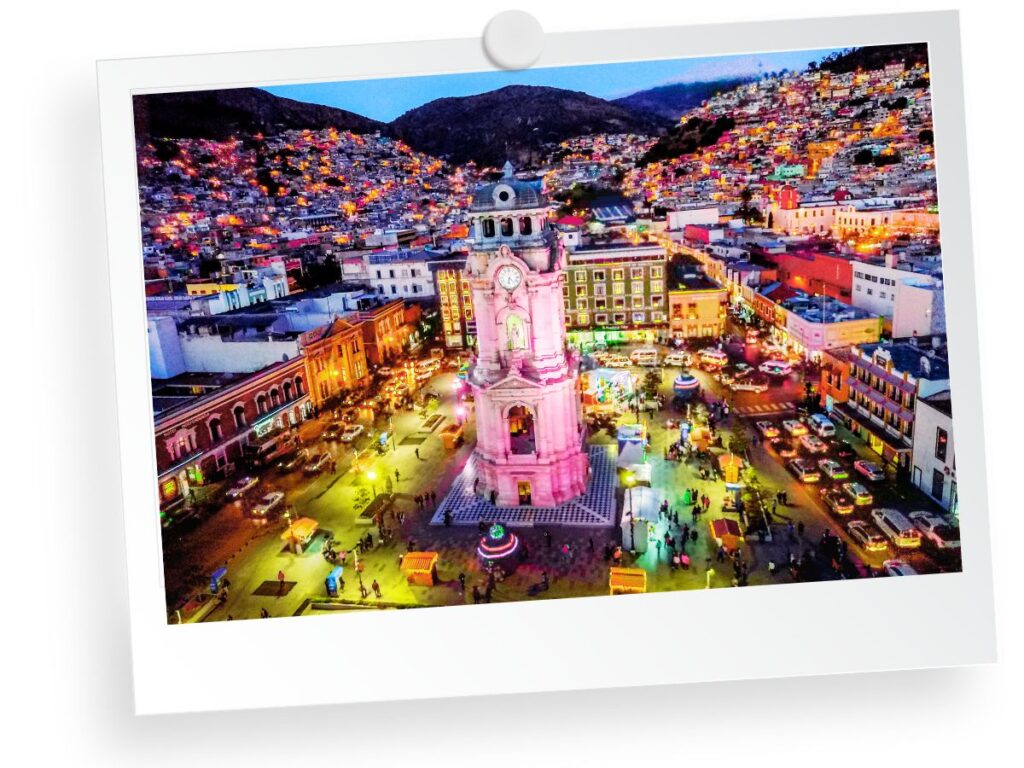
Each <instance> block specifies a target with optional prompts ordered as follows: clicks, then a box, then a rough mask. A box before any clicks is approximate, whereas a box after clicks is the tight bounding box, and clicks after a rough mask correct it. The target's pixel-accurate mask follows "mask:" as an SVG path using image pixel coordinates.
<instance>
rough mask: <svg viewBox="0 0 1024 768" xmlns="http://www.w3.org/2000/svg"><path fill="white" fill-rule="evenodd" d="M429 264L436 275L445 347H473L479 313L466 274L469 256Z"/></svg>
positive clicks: (435, 284)
mask: <svg viewBox="0 0 1024 768" xmlns="http://www.w3.org/2000/svg"><path fill="white" fill-rule="evenodd" d="M428 266H429V267H430V271H431V273H432V274H433V276H434V286H435V288H434V290H435V293H436V294H437V302H438V311H439V312H440V313H441V332H442V337H443V339H444V345H445V347H447V348H448V349H471V348H472V347H473V346H474V345H475V344H476V316H475V315H474V314H473V295H472V292H471V291H470V287H469V280H468V279H467V277H466V255H465V254H459V255H453V256H451V257H449V258H442V259H435V260H433V261H431V262H430V263H429V265H428Z"/></svg>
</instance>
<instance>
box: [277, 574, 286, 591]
mask: <svg viewBox="0 0 1024 768" xmlns="http://www.w3.org/2000/svg"><path fill="white" fill-rule="evenodd" d="M277 591H278V592H284V571H278V572H277Z"/></svg>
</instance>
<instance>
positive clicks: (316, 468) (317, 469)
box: [302, 453, 331, 475]
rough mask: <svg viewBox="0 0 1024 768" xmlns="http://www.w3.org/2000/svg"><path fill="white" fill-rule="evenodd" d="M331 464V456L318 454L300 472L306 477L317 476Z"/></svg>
mask: <svg viewBox="0 0 1024 768" xmlns="http://www.w3.org/2000/svg"><path fill="white" fill-rule="evenodd" d="M330 463H331V454H329V453H319V454H317V455H316V456H314V457H313V458H312V459H311V460H310V462H309V463H308V464H306V466H305V467H303V468H302V471H303V472H305V473H306V474H307V475H318V474H320V473H321V472H323V471H324V470H325V469H327V465H328V464H330Z"/></svg>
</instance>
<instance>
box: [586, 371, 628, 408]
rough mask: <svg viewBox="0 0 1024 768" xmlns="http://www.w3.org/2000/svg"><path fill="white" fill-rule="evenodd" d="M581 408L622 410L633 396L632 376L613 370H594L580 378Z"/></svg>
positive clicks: (625, 372)
mask: <svg viewBox="0 0 1024 768" xmlns="http://www.w3.org/2000/svg"><path fill="white" fill-rule="evenodd" d="M580 380H581V384H582V399H583V406H584V408H586V409H587V410H589V411H602V410H612V411H615V410H624V409H625V408H626V404H627V403H628V401H629V398H630V396H631V395H632V394H633V375H632V374H631V373H630V372H629V371H625V370H615V369H613V368H595V369H594V370H592V371H587V372H585V373H583V374H582V375H581V376H580Z"/></svg>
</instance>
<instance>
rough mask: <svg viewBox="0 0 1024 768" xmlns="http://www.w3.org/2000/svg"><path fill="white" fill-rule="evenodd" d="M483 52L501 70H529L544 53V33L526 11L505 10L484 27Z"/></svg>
mask: <svg viewBox="0 0 1024 768" xmlns="http://www.w3.org/2000/svg"><path fill="white" fill-rule="evenodd" d="M483 43H484V51H485V52H486V53H487V57H488V58H489V59H490V60H491V61H493V62H494V63H495V64H496V65H497V66H499V67H501V68H502V69H526V68H527V67H528V66H530V65H531V64H533V63H534V62H535V61H536V60H537V59H539V58H540V54H541V51H543V50H544V30H543V28H542V27H541V26H540V22H539V21H537V19H535V18H534V17H533V16H531V15H530V14H528V13H527V12H526V11H502V12H501V13H499V14H498V15H497V16H495V17H494V18H493V19H491V20H490V21H489V22H487V26H486V27H484V39H483Z"/></svg>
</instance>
